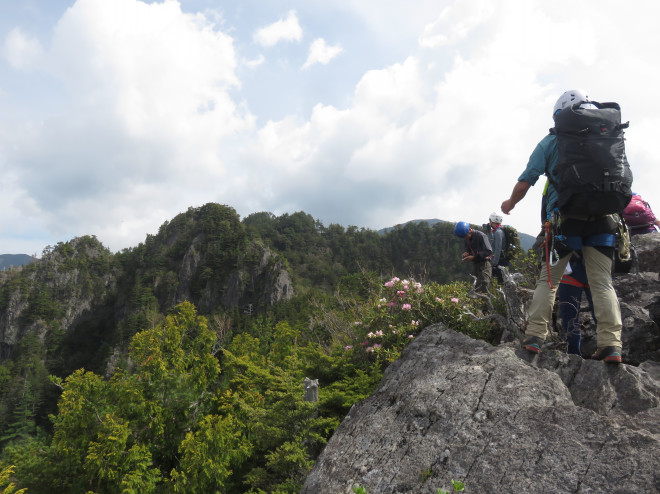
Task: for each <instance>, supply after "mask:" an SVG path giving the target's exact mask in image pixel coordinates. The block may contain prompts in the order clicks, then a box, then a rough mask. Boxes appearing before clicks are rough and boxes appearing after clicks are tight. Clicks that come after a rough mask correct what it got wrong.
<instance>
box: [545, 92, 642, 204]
mask: <svg viewBox="0 0 660 494" xmlns="http://www.w3.org/2000/svg"><path fill="white" fill-rule="evenodd" d="M583 103H584V104H590V105H593V106H595V107H596V109H591V108H581V107H580V105H581V104H583ZM626 128H628V122H626V123H624V124H622V123H621V108H620V107H619V105H618V104H617V103H597V102H595V101H589V102H580V103H576V104H574V105H572V106H570V107H567V108H565V109H563V110H562V111H560V112H559V113H558V114H557V115H556V116H555V127H554V128H553V129H550V132H551V133H553V134H555V135H556V137H557V151H558V160H557V166H556V168H555V169H554V173H553V174H552V175H550V174H548V176H549V177H550V182H551V183H552V185H553V186H554V187H555V189H556V190H557V193H558V194H559V203H558V208H559V211H560V212H562V213H568V214H571V213H572V214H579V215H590V216H600V215H605V214H613V213H620V212H621V211H623V209H624V208H625V207H626V206H627V205H628V203H629V202H630V198H631V197H632V190H631V186H632V180H633V177H632V172H631V171H630V166H629V165H628V159H627V158H626V150H625V144H624V136H623V134H624V133H623V129H626Z"/></svg>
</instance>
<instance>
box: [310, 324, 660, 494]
mask: <svg viewBox="0 0 660 494" xmlns="http://www.w3.org/2000/svg"><path fill="white" fill-rule="evenodd" d="M530 355H531V354H529V353H528V352H526V351H525V350H521V349H520V348H519V347H518V345H517V344H515V343H511V344H501V345H499V346H491V345H489V344H488V343H485V342H483V341H477V340H472V339H470V338H469V337H467V336H465V335H462V334H459V333H456V332H454V331H452V330H448V329H446V328H445V327H443V326H442V325H433V326H430V327H428V328H426V329H425V330H424V331H423V332H422V333H421V334H420V336H419V337H418V338H416V339H415V341H414V342H412V343H411V344H410V345H409V346H408V347H407V348H406V349H405V351H404V352H403V354H402V356H401V358H400V359H399V360H397V361H396V362H394V363H393V364H392V365H391V366H390V367H389V368H388V369H387V370H386V372H385V373H384V376H383V379H382V381H381V383H380V385H379V386H378V388H377V389H376V391H375V392H374V393H373V394H372V395H371V396H370V397H368V398H367V399H365V400H364V401H362V402H360V403H359V404H357V405H355V406H354V407H353V408H352V409H351V411H350V412H349V414H348V415H347V416H346V418H345V419H344V421H343V422H342V423H341V424H340V426H339V427H338V428H337V430H336V431H335V433H334V435H333V436H332V438H331V439H330V441H329V442H328V444H327V446H326V447H325V449H324V450H323V452H322V453H321V455H320V456H319V458H318V460H317V462H316V464H315V466H314V468H313V469H312V471H311V473H310V474H309V476H308V477H307V479H306V482H305V485H304V487H303V490H302V492H303V494H323V493H328V494H330V493H332V494H343V493H346V494H349V493H353V487H354V486H355V485H357V484H359V485H361V486H363V487H364V488H365V489H366V491H367V492H368V493H369V494H374V493H376V494H389V493H392V494H395V493H396V494H403V493H406V494H408V493H409V494H413V493H415V494H416V493H428V494H436V493H437V491H438V489H442V490H445V491H452V487H451V486H452V483H451V482H452V480H459V481H461V482H464V483H465V489H466V492H470V493H494V492H543V493H566V492H581V493H597V492H658V491H659V490H660V470H659V469H658V459H657V454H658V451H660V381H659V380H658V379H660V364H657V363H655V362H650V361H649V362H645V363H644V364H642V365H640V366H638V367H634V366H629V365H625V364H621V365H616V364H605V363H603V362H599V361H592V360H582V359H580V358H579V357H577V356H574V355H567V354H564V353H561V352H559V351H555V350H547V351H544V352H542V353H541V354H540V355H538V356H532V357H530Z"/></svg>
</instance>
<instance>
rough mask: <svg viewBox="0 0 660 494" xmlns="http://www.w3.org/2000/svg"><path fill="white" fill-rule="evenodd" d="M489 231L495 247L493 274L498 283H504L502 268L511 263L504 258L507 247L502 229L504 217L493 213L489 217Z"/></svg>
mask: <svg viewBox="0 0 660 494" xmlns="http://www.w3.org/2000/svg"><path fill="white" fill-rule="evenodd" d="M488 231H489V232H490V235H489V240H490V245H491V246H492V247H493V274H494V275H495V278H497V281H498V283H500V284H502V283H503V282H504V277H503V276H502V271H501V269H500V267H503V268H505V267H507V266H509V261H508V260H507V259H506V258H505V257H504V247H506V235H505V233H504V230H503V229H502V216H501V215H499V214H497V213H491V214H490V216H489V217H488Z"/></svg>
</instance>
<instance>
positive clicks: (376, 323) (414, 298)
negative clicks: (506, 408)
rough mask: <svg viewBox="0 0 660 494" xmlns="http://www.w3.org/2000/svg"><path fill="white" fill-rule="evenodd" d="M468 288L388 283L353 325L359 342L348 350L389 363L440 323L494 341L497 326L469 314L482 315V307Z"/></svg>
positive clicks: (460, 284) (399, 281)
mask: <svg viewBox="0 0 660 494" xmlns="http://www.w3.org/2000/svg"><path fill="white" fill-rule="evenodd" d="M468 289H469V286H468V285H467V284H466V283H454V284H451V285H438V284H437V283H430V284H428V285H426V286H422V284H421V283H417V282H415V281H413V280H405V279H404V280H402V279H400V278H398V277H394V278H392V279H391V280H389V281H387V282H386V283H384V285H383V286H382V287H381V292H380V293H378V294H376V296H374V297H373V298H374V299H375V301H373V302H367V303H366V306H365V307H362V308H361V309H362V310H360V311H359V313H360V314H361V319H360V320H358V321H355V322H354V324H353V328H354V330H355V332H356V334H355V335H354V338H355V340H356V341H357V342H359V343H357V344H353V345H347V346H346V348H348V346H350V349H349V350H350V351H364V352H365V353H366V355H367V356H368V357H369V358H371V359H375V360H376V361H377V362H380V363H382V364H387V363H389V362H393V361H394V360H396V359H397V358H398V357H399V355H400V354H401V351H402V350H403V348H404V347H405V346H406V345H407V344H408V343H409V342H410V341H412V340H413V339H414V338H415V336H417V334H418V333H419V331H420V330H421V329H422V328H424V327H426V326H428V325H430V324H433V323H438V322H441V323H443V324H445V325H446V326H447V327H448V328H451V329H453V330H455V331H460V332H462V333H465V334H467V335H469V336H471V337H473V338H478V339H484V340H491V339H493V336H494V333H495V331H494V328H493V323H492V322H490V321H486V320H480V321H477V320H475V319H474V318H473V317H471V316H469V315H468V313H472V314H477V313H479V310H480V306H481V301H480V300H475V299H471V298H468V297H467V293H468Z"/></svg>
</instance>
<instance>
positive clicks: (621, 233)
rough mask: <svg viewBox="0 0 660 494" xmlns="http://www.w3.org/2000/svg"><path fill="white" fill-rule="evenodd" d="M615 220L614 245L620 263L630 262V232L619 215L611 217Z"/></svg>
mask: <svg viewBox="0 0 660 494" xmlns="http://www.w3.org/2000/svg"><path fill="white" fill-rule="evenodd" d="M613 216H614V218H615V219H616V222H617V225H616V243H617V247H618V249H617V250H618V256H619V260H620V261H624V262H625V261H630V258H631V254H630V250H631V249H630V231H629V230H628V225H626V222H625V221H623V218H622V217H621V215H620V214H615V215H613Z"/></svg>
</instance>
